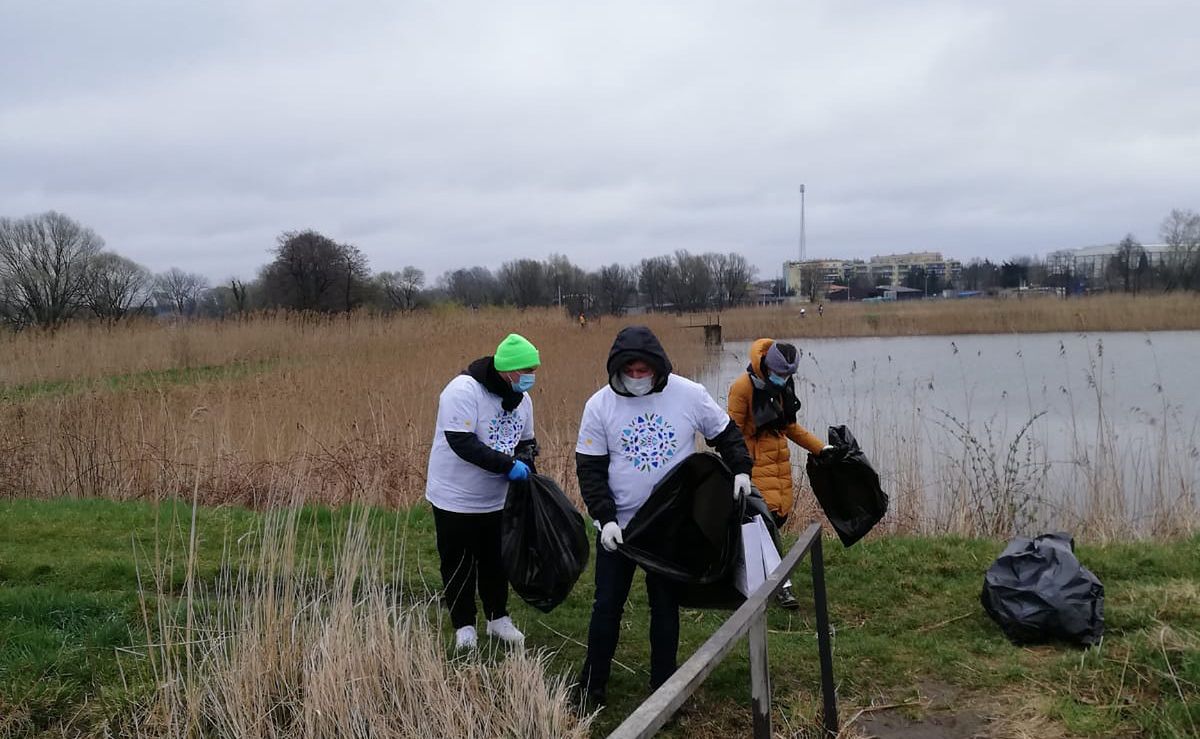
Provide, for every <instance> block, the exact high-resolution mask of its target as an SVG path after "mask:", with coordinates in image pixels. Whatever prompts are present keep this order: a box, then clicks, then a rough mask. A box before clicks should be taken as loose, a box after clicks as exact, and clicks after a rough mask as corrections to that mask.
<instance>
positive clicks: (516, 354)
mask: <svg viewBox="0 0 1200 739" xmlns="http://www.w3.org/2000/svg"><path fill="white" fill-rule="evenodd" d="M540 364H541V359H540V357H539V355H538V350H537V349H536V348H535V347H534V345H533V344H531V343H529V341H528V340H527V339H526V338H525V337H523V336H520V335H518V334H509V335H508V336H507V337H506V338H505V339H504V341H502V342H500V345H499V346H497V347H496V353H495V354H494V355H493V356H490V357H482V358H480V359H477V360H475V361H474V362H472V363H471V364H470V366H468V367H467V369H465V370H463V372H462V373H461V374H459V375H458V376H457V377H455V378H454V379H453V380H451V381H450V382H449V384H447V385H446V387H445V389H443V390H442V394H441V396H440V397H439V398H438V415H437V423H436V426H435V428H434V437H433V447H432V449H431V450H430V453H429V472H428V475H427V477H426V479H427V482H426V486H425V497H426V499H427V500H429V502H430V504H431V505H432V506H433V520H434V526H435V528H436V531H437V548H438V556H439V557H440V559H441V572H442V583H443V585H444V586H445V599H446V605H447V606H448V608H449V609H450V622H451V624H452V625H453V626H454V629H455V646H456V647H457V648H458V649H470V648H473V647H474V646H475V645H476V642H477V639H478V637H477V634H476V631H475V592H476V589H478V591H479V599H480V600H481V601H482V602H483V611H484V615H485V616H486V617H487V619H488V622H487V634H488V636H493V637H496V638H498V639H500V640H502V641H504V642H507V643H509V644H520V643H522V642H523V641H524V639H525V636H524V634H522V633H521V632H520V630H518V629H517V627H516V625H514V624H513V622H512V619H511V618H510V617H509V615H508V579H507V577H506V576H505V574H504V566H503V564H502V562H501V558H500V518H501V513H502V511H503V509H504V499H505V496H506V495H507V494H508V483H509V482H510V481H512V480H525V479H527V478H528V477H529V475H530V473H531V472H536V470H535V468H534V463H533V458H534V457H535V456H536V454H537V440H536V439H535V438H534V434H533V401H532V400H531V399H530V398H529V396H528V395H527V394H526V393H528V391H529V390H530V389H531V388H532V387H533V384H534V381H535V379H536V375H535V373H536V371H537V369H538V367H539V366H540Z"/></svg>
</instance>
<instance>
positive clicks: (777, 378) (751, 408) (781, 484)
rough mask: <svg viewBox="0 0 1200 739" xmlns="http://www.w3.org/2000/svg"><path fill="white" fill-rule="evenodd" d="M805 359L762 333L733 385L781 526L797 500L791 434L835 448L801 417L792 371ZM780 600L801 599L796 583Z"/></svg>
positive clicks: (739, 418) (733, 411) (758, 480)
mask: <svg viewBox="0 0 1200 739" xmlns="http://www.w3.org/2000/svg"><path fill="white" fill-rule="evenodd" d="M799 365H800V353H799V351H797V349H796V347H795V346H792V345H791V344H785V343H783V342H777V341H775V340H774V339H759V340H757V341H755V342H754V343H753V344H751V345H750V363H749V364H748V365H747V366H746V371H745V373H743V374H741V375H739V376H738V378H737V379H736V380H734V381H733V385H732V386H730V388H729V417H730V418H732V419H733V421H734V423H736V424H737V426H738V428H739V429H741V431H742V435H743V436H744V437H745V440H746V448H747V449H748V450H749V452H750V456H751V458H753V459H754V468H753V471H752V472H751V478H752V480H753V483H754V487H755V488H757V489H758V491H759V492H760V493H762V497H763V498H764V499H765V500H766V502H767V507H768V508H769V509H770V512H771V518H772V519H773V520H774V523H775V526H776V527H777V528H783V525H784V524H785V523H786V522H787V519H788V516H789V515H791V512H792V505H793V503H794V497H793V493H792V457H791V450H790V449H789V448H788V440H791V441H794V442H796V443H797V444H799V445H800V446H802V447H804V448H805V449H806V450H808V452H809V453H810V454H821V453H822V452H824V451H825V450H826V449H832V448H833V447H832V446H830V445H828V444H826V443H825V442H823V441H821V440H820V439H819V438H818V437H817V436H816V435H814V434H813V433H812V432H810V431H809V430H808V429H806V428H804V427H803V426H801V425H800V424H799V423H798V422H797V420H796V418H797V412H798V411H799V410H800V401H799V400H798V399H797V398H796V388H795V382H794V380H793V379H792V375H794V374H795V373H796V369H797V368H798V367H799ZM779 602H780V605H783V606H784V607H787V608H795V607H797V605H798V604H797V603H796V600H795V597H794V596H793V595H792V593H791V588H790V587H788V588H785V589H783V590H781V591H780V595H779Z"/></svg>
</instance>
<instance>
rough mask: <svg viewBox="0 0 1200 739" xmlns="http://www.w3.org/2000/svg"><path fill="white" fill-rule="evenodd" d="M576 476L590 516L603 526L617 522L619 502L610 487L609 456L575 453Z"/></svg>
mask: <svg viewBox="0 0 1200 739" xmlns="http://www.w3.org/2000/svg"><path fill="white" fill-rule="evenodd" d="M575 475H576V477H578V478H579V494H580V495H582V496H583V502H584V504H585V505H587V509H588V515H590V516H591V517H592V518H594V519H596V520H597V521H599V522H600V524H601V525H604V524H606V523H608V522H609V521H616V520H617V502H616V501H615V500H613V494H612V489H611V488H609V487H608V455H607V454H604V455H599V454H580V453H578V452H576V453H575Z"/></svg>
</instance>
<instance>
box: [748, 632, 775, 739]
mask: <svg viewBox="0 0 1200 739" xmlns="http://www.w3.org/2000/svg"><path fill="white" fill-rule="evenodd" d="M750 697H751V699H752V701H753V703H752V705H753V710H754V739H771V667H770V663H769V661H768V658H767V613H766V611H759V612H758V618H756V619H755V620H754V623H753V624H751V625H750Z"/></svg>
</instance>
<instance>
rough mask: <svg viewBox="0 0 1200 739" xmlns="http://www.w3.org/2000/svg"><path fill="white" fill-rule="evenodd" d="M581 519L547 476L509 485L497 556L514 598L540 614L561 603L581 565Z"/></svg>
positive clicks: (584, 556)
mask: <svg viewBox="0 0 1200 739" xmlns="http://www.w3.org/2000/svg"><path fill="white" fill-rule="evenodd" d="M590 546H591V545H590V542H589V539H588V534H587V528H586V526H585V524H584V520H583V516H582V515H580V513H579V511H577V510H576V509H575V506H573V505H572V504H571V501H570V500H568V499H567V496H566V495H564V494H563V491H562V489H561V488H559V487H558V485H557V484H556V483H555V482H554V481H553V480H551V479H550V478H548V477H543V476H542V475H530V476H529V479H528V480H519V481H516V482H511V483H509V485H508V496H507V497H506V498H505V499H504V512H503V513H502V514H501V523H500V557H501V559H502V560H503V561H504V571H505V572H506V573H507V574H508V581H509V583H510V584H511V585H512V588H513V590H515V591H516V592H517V595H519V596H521V598H522V599H524V600H525V602H526V603H528V604H529V605H531V606H533V607H534V608H537V609H538V610H540V611H542V612H543V613H549V612H550V611H552V610H554V607H555V606H557V605H558V604H559V603H562V602H563V601H564V600H566V598H567V595H569V594H570V592H571V589H572V588H573V587H575V582H576V581H577V580H578V579H579V575H580V574H582V573H583V570H584V568H586V567H587V561H588V551H589V549H590Z"/></svg>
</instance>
